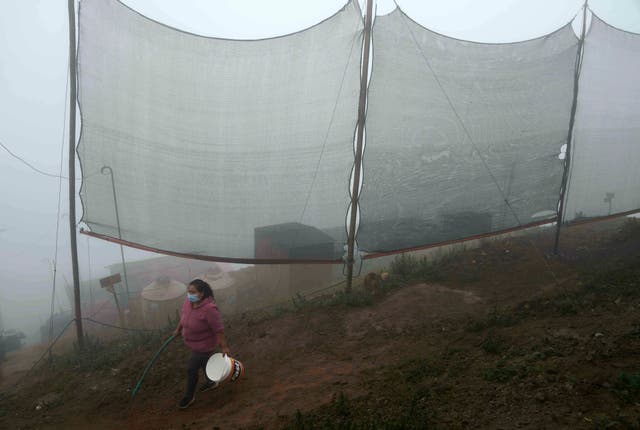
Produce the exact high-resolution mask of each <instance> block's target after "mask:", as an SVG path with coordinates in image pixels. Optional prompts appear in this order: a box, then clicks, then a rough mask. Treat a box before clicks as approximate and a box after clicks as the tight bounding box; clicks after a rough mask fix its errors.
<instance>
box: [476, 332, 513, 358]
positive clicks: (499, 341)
mask: <svg viewBox="0 0 640 430" xmlns="http://www.w3.org/2000/svg"><path fill="white" fill-rule="evenodd" d="M480 347H481V348H482V350H483V351H484V352H486V353H487V354H496V355H497V354H501V353H503V352H504V351H506V350H507V349H508V348H509V346H508V345H507V343H506V342H505V340H504V339H503V338H501V337H499V336H496V335H494V334H490V335H489V336H487V337H486V338H484V340H483V341H482V343H481V344H480Z"/></svg>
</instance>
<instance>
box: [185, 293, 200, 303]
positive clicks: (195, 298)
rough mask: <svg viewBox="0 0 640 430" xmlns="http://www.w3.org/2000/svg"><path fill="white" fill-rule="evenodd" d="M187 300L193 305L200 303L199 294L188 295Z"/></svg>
mask: <svg viewBox="0 0 640 430" xmlns="http://www.w3.org/2000/svg"><path fill="white" fill-rule="evenodd" d="M187 298H188V299H189V301H190V302H191V303H195V302H199V301H200V297H198V295H197V294H191V293H187Z"/></svg>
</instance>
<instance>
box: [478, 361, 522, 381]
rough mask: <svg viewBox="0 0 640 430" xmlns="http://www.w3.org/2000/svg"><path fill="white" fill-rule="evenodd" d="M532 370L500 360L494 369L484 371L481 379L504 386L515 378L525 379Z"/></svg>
mask: <svg viewBox="0 0 640 430" xmlns="http://www.w3.org/2000/svg"><path fill="white" fill-rule="evenodd" d="M533 370H534V369H533V368H531V367H529V366H526V365H524V364H514V363H507V362H506V361H505V360H500V361H499V362H498V363H497V365H496V366H495V367H489V368H487V369H485V371H484V373H483V375H482V377H483V379H484V380H485V381H489V382H497V383H500V384H504V383H507V382H509V381H511V380H512V379H514V378H516V377H517V378H526V377H527V376H529V375H530V374H531V373H532V372H533Z"/></svg>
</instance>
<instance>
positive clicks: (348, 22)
mask: <svg viewBox="0 0 640 430" xmlns="http://www.w3.org/2000/svg"><path fill="white" fill-rule="evenodd" d="M362 29H363V23H362V17H361V14H360V11H359V8H358V6H357V3H356V2H353V1H352V2H349V3H348V4H347V5H346V6H345V7H344V8H343V9H342V10H341V11H339V12H337V13H336V14H335V15H334V16H332V17H330V18H328V19H326V20H325V21H323V22H321V23H319V24H317V25H315V26H313V27H311V28H309V29H306V30H304V31H301V32H298V33H295V34H291V35H287V36H282V37H277V38H272V39H265V40H256V41H236V40H223V39H215V38H206V37H200V36H196V35H193V34H188V33H185V32H181V31H178V30H175V29H172V28H169V27H166V26H164V25H161V24H159V23H156V22H154V21H151V20H149V19H147V18H145V17H143V16H141V15H139V14H138V13H136V12H135V11H133V10H131V9H129V8H127V7H126V6H124V5H123V4H121V3H119V2H117V1H115V0H83V1H82V2H81V4H80V10H79V48H78V49H79V51H78V69H79V103H80V108H81V114H82V134H81V140H80V144H79V147H78V153H79V157H80V160H81V165H82V170H83V177H84V178H83V179H84V181H83V186H82V190H81V193H80V196H81V199H82V203H83V208H84V214H83V218H82V221H83V222H85V223H86V224H87V225H88V226H89V228H90V229H91V231H92V232H93V233H96V234H98V235H104V236H108V237H112V238H118V237H119V235H120V234H121V236H122V239H123V240H125V241H129V242H133V243H139V244H144V245H146V246H150V247H153V248H157V249H160V250H171V251H173V252H177V253H185V254H197V255H208V256H222V257H227V258H233V259H253V258H259V259H272V258H280V259H291V260H295V259H307V260H313V259H330V258H336V256H339V255H341V254H342V246H343V244H344V242H345V241H346V234H345V228H344V218H345V211H346V210H347V207H348V205H349V191H348V174H349V171H350V169H351V167H352V165H353V149H352V148H353V147H352V142H353V134H354V130H355V125H356V121H357V109H356V107H357V104H358V95H359V73H360V53H361V44H362ZM103 166H108V167H110V168H111V169H112V171H113V179H114V184H115V190H116V199H117V207H118V212H119V213H118V214H119V219H120V228H121V233H119V232H118V225H117V220H116V212H115V204H114V196H113V190H112V184H111V175H110V173H109V170H108V169H105V170H104V174H100V173H99V172H100V171H101V169H102V167H103ZM257 235H259V236H260V243H258V241H257V240H255V238H256V236H257Z"/></svg>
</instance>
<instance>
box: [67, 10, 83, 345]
mask: <svg viewBox="0 0 640 430" xmlns="http://www.w3.org/2000/svg"><path fill="white" fill-rule="evenodd" d="M67 4H68V11H69V235H70V242H71V266H72V271H73V307H74V310H75V320H76V337H77V339H78V346H80V347H81V348H82V347H83V346H84V335H83V333H82V310H81V308H80V274H79V272H78V243H77V241H76V87H77V75H76V7H75V0H68V1H67Z"/></svg>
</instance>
